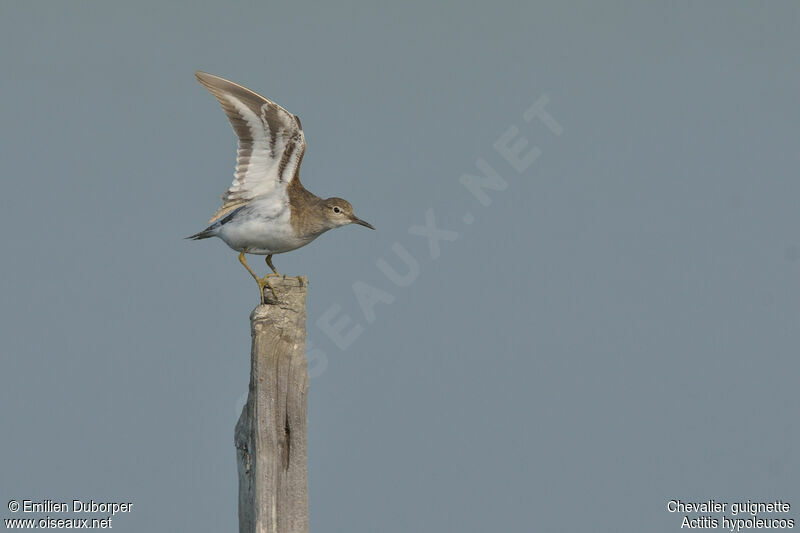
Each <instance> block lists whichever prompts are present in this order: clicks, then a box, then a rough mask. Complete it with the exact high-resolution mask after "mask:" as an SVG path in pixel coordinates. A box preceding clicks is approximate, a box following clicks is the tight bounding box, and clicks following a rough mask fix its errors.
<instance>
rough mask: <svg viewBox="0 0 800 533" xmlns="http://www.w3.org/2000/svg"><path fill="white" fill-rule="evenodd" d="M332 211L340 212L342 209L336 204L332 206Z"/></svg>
mask: <svg viewBox="0 0 800 533" xmlns="http://www.w3.org/2000/svg"><path fill="white" fill-rule="evenodd" d="M333 212H334V213H341V212H342V210H341V209H339V206H338V205H336V206H334V207H333Z"/></svg>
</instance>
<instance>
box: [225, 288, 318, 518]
mask: <svg viewBox="0 0 800 533" xmlns="http://www.w3.org/2000/svg"><path fill="white" fill-rule="evenodd" d="M270 282H271V283H272V285H273V287H274V288H275V292H276V293H277V296H278V299H277V301H274V300H273V299H272V293H271V291H270V290H269V289H266V290H265V291H264V292H265V297H266V298H268V302H270V303H268V304H267V305H259V306H258V307H256V308H255V309H254V310H253V312H252V313H251V315H250V326H251V336H252V349H251V355H250V359H251V363H250V390H249V393H248V395H247V403H246V404H245V406H244V408H243V409H242V414H241V416H240V417H239V422H238V423H237V424H236V431H235V433H234V441H235V444H236V461H237V464H238V470H239V532H240V533H256V532H257V533H267V532H268V533H306V532H308V473H307V466H306V401H307V399H308V371H307V362H306V349H305V348H306V287H307V285H308V280H307V279H306V278H305V277H295V278H272V279H271V280H270Z"/></svg>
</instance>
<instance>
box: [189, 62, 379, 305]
mask: <svg viewBox="0 0 800 533" xmlns="http://www.w3.org/2000/svg"><path fill="white" fill-rule="evenodd" d="M195 76H196V77H197V80H198V81H199V82H200V83H201V84H202V85H203V86H204V87H205V88H206V89H208V90H209V91H210V92H211V94H212V95H213V96H214V97H215V98H216V99H217V101H218V102H219V104H220V105H221V106H222V109H223V111H224V112H225V114H226V115H227V117H228V120H229V121H230V123H231V126H233V131H234V133H235V134H236V136H237V137H238V140H239V144H238V151H237V158H236V170H235V172H234V177H233V183H232V184H231V186H230V187H229V188H228V190H227V191H225V194H223V195H222V206H221V207H220V208H219V209H217V211H216V212H215V213H214V215H213V216H212V217H211V219H210V220H209V221H208V223H209V224H210V226H208V227H207V228H206V229H204V230H203V231H201V232H198V233H195V234H194V235H190V236H189V237H186V238H187V239H192V240H200V239H208V238H211V237H218V238H220V239H222V241H224V242H225V244H227V245H228V246H229V247H230V248H231V249H233V250H234V251H237V252H239V262H240V263H241V264H242V266H244V268H246V269H247V271H248V272H249V273H250V275H251V276H252V277H253V279H255V280H256V283H257V284H258V290H259V293H260V296H261V303H262V304H265V303H266V300H265V296H264V289H265V288H266V287H268V288H269V289H270V291H271V292H272V295H273V297H275V299H276V300H277V295H276V294H275V289H274V288H273V286H272V285H271V284H270V283H269V279H270V278H271V277H274V276H280V273H279V272H278V270H277V269H276V268H275V265H274V264H273V263H272V256H273V255H275V254H281V253H285V252H290V251H292V250H296V249H297V248H300V247H302V246H305V245H307V244H308V243H310V242H311V241H313V240H314V239H316V238H317V237H319V236H320V235H322V234H323V233H325V232H326V231H328V230H331V229H334V228H338V227H341V226H346V225H349V224H359V225H361V226H365V227H367V228H370V229H372V230H374V229H375V227H374V226H373V225H372V224H370V223H369V222H366V221H364V220H362V219H360V218H358V217H357V216H356V215H355V214H354V212H353V206H352V205H351V204H350V202H348V201H347V200H345V199H343V198H338V197H332V198H324V199H323V198H320V197H319V196H317V195H315V194H313V193H312V192H310V191H308V190H307V189H306V188H305V187H303V184H302V183H300V163H301V162H302V160H303V155H304V154H305V151H306V139H305V135H304V134H303V127H302V125H301V124H300V117H298V116H297V115H293V114H292V113H289V112H288V111H286V110H285V109H284V108H282V107H281V106H279V105H278V104H276V103H275V102H273V101H271V100H269V99H267V98H264V97H263V96H261V95H259V94H257V93H255V92H253V91H251V90H250V89H248V88H246V87H244V86H242V85H239V84H237V83H234V82H232V81H230V80H227V79H225V78H221V77H219V76H215V75H213V74H209V73H207V72H201V71H197V72H195ZM245 254H253V255H265V256H266V263H267V266H268V267H269V268H270V269H271V270H272V272H270V273H268V274H267V275H265V276H263V277H260V278H259V277H258V276H257V275H256V273H255V272H254V271H253V269H252V268H250V265H249V264H248V263H247V259H246V257H245Z"/></svg>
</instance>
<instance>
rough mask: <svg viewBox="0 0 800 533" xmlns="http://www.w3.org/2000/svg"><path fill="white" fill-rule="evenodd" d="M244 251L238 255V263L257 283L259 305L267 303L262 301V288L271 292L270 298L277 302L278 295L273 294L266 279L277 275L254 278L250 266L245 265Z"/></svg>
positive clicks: (272, 288) (273, 291) (271, 287)
mask: <svg viewBox="0 0 800 533" xmlns="http://www.w3.org/2000/svg"><path fill="white" fill-rule="evenodd" d="M245 251H246V250H242V252H241V253H240V254H239V262H240V263H241V264H242V266H243V267H245V268H246V269H247V271H248V272H250V275H251V276H253V279H254V280H256V283H258V293H259V294H260V296H261V303H262V304H265V303H267V302H266V301H264V287H269V290H271V291H272V296H273V297H275V299H276V300H277V299H278V295H277V294H276V293H275V288H274V287H273V286H272V285H271V284H270V283H269V279H268V278H270V277H272V276H277V274H267V275H266V276H264V277H263V278H259V277H258V276H256V273H255V272H253V269H252V268H250V265H248V264H247V259H245V257H244V253H245ZM270 266H272V265H270ZM273 270H274V268H273Z"/></svg>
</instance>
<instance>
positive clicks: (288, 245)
mask: <svg viewBox="0 0 800 533" xmlns="http://www.w3.org/2000/svg"><path fill="white" fill-rule="evenodd" d="M280 196H282V195H270V196H269V197H267V198H263V197H262V198H257V199H255V200H253V201H251V202H250V203H248V204H247V205H246V206H245V207H244V208H243V209H242V210H241V211H239V212H238V213H236V214H235V215H234V216H233V218H232V219H231V220H230V221H229V222H227V223H225V224H223V225H222V227H221V228H220V232H219V237H220V238H221V239H222V240H223V241H225V243H226V244H227V245H228V246H230V247H231V248H233V249H234V250H236V251H242V250H246V251H247V253H251V254H260V255H266V254H275V253H282V252H288V251H290V250H294V249H295V248H299V247H300V246H303V245H304V244H307V243H308V242H309V241H308V240H307V239H299V238H297V237H296V236H295V233H294V231H293V230H292V224H291V211H290V210H289V203H288V201H284V199H283V198H280Z"/></svg>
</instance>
